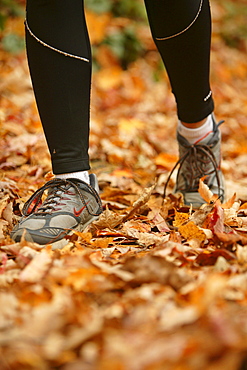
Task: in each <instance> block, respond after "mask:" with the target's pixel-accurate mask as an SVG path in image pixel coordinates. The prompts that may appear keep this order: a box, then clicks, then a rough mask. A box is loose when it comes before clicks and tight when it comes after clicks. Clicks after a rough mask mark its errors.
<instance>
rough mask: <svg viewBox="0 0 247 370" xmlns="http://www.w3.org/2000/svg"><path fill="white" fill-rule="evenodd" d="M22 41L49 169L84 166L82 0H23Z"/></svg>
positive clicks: (86, 52) (86, 48) (87, 56)
mask: <svg viewBox="0 0 247 370" xmlns="http://www.w3.org/2000/svg"><path fill="white" fill-rule="evenodd" d="M26 45H27V56H28V63H29V68H30V73H31V78H32V82H33V88H34V92H35V97H36V102H37V106H38V109H39V114H40V117H41V121H42V125H43V128H44V132H45V135H46V139H47V143H48V147H49V150H50V154H51V159H52V167H53V172H54V173H55V174H63V173H71V172H75V171H83V170H88V169H89V159H88V136H89V104H90V85H91V51H90V44H89V39H88V33H87V27H86V22H85V17H84V8H83V0H73V2H71V0H27V19H26ZM54 49H57V51H56V50H54ZM62 52H64V53H62ZM67 54H69V55H70V56H68V55H67ZM66 55H67V56H66Z"/></svg>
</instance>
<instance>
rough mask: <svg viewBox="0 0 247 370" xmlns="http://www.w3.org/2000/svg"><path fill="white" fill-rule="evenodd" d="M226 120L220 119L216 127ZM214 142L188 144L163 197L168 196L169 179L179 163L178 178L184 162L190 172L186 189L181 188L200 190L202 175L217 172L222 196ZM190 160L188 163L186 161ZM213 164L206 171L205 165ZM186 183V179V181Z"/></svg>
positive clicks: (166, 185)
mask: <svg viewBox="0 0 247 370" xmlns="http://www.w3.org/2000/svg"><path fill="white" fill-rule="evenodd" d="M223 122H224V121H220V122H219V123H218V124H217V126H216V129H217V128H218V127H219V126H220V125H221V124H222V123H223ZM211 147H212V144H211V145H210V144H199V143H196V144H193V145H188V146H186V148H187V151H186V152H185V153H184V155H183V156H182V157H181V158H179V160H178V161H177V163H176V164H175V166H174V167H173V169H172V170H171V172H170V174H169V176H168V178H167V181H166V183H165V187H164V194H163V197H164V198H165V197H166V190H167V187H168V184H169V181H170V179H171V176H172V174H173V172H174V171H175V169H176V168H177V166H178V165H180V167H179V170H178V173H177V178H178V177H179V175H180V172H181V170H182V166H183V164H185V165H186V164H188V171H187V173H188V174H189V176H188V178H187V180H188V181H187V187H186V188H184V189H179V190H181V191H184V192H197V191H198V186H199V180H200V178H202V177H207V176H209V175H211V174H213V173H215V176H216V181H217V187H218V196H219V198H220V197H222V195H223V194H221V187H220V178H219V174H218V169H219V168H218V167H219V166H218V163H217V160H216V158H215V155H214V153H213V151H212V149H211ZM186 160H187V161H188V162H187V163H186V162H185V161H186ZM210 163H211V164H212V166H213V169H212V170H211V171H209V172H205V170H204V168H205V167H204V166H205V165H206V166H209V164H210ZM185 183H186V181H185Z"/></svg>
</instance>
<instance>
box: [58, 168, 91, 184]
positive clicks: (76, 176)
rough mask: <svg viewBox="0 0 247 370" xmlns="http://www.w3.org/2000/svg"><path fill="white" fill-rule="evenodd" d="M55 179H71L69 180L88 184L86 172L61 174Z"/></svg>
mask: <svg viewBox="0 0 247 370" xmlns="http://www.w3.org/2000/svg"><path fill="white" fill-rule="evenodd" d="M56 178H58V179H63V180H66V179H71V178H73V179H79V180H82V181H84V182H86V183H87V184H90V180H89V173H88V171H78V172H70V173H62V174H59V175H56Z"/></svg>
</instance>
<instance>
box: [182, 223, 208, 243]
mask: <svg viewBox="0 0 247 370" xmlns="http://www.w3.org/2000/svg"><path fill="white" fill-rule="evenodd" d="M178 231H179V232H180V234H181V235H182V236H183V237H184V238H185V239H187V240H191V239H197V240H200V241H201V242H203V241H204V240H205V239H206V235H205V233H204V232H203V230H201V229H200V228H199V227H198V226H196V224H195V223H194V222H193V221H190V222H188V223H187V224H186V225H182V226H180V227H179V229H178Z"/></svg>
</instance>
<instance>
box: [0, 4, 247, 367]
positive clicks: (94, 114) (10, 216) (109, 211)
mask: <svg viewBox="0 0 247 370" xmlns="http://www.w3.org/2000/svg"><path fill="white" fill-rule="evenodd" d="M212 10H213V20H214V21H213V36H212V56H211V65H212V68H211V71H212V72H211V81H212V91H213V94H214V98H215V106H216V109H215V114H216V117H217V119H218V120H221V119H224V120H225V123H224V124H222V125H221V132H222V141H223V144H222V156H223V158H222V169H223V172H224V175H225V180H226V188H227V197H226V201H225V202H224V203H223V204H221V202H220V201H219V200H217V201H214V202H212V203H210V194H209V192H208V191H207V189H206V188H203V190H202V194H203V197H204V199H205V205H204V206H203V207H202V208H201V209H200V210H196V211H195V210H191V209H190V208H188V207H185V206H184V205H183V199H182V197H181V196H180V195H172V194H171V193H172V189H173V186H174V181H175V178H174V176H173V177H172V179H171V181H170V184H169V189H168V196H167V197H166V200H165V202H162V200H163V189H164V184H165V182H166V179H167V177H168V174H169V172H170V171H171V169H172V168H173V166H174V164H175V163H176V161H177V159H178V157H177V156H178V153H177V144H176V140H175V134H176V121H177V118H176V109H175V102H174V98H173V96H172V94H171V91H170V87H169V82H168V79H167V76H166V73H165V71H164V70H163V69H159V70H158V72H157V71H156V67H157V65H159V63H160V62H159V56H158V54H157V52H156V51H155V48H154V45H153V43H152V41H151V38H150V34H149V31H148V29H147V27H143V28H142V29H140V30H139V31H140V33H141V35H142V38H143V40H144V42H145V43H146V46H147V50H148V52H147V54H146V56H145V58H139V59H137V60H136V61H135V62H133V63H132V64H131V65H130V66H129V68H128V69H127V70H122V68H121V67H120V66H119V64H118V63H117V62H116V61H112V55H111V54H110V53H109V50H108V49H106V48H104V47H102V48H101V49H100V54H99V55H98V57H99V58H100V59H101V62H102V63H103V68H102V69H101V70H99V71H96V72H95V73H94V75H93V83H92V109H91V135H90V157H91V164H92V171H93V172H94V173H96V174H97V176H98V179H99V184H100V190H101V198H102V201H103V205H104V213H103V214H102V216H101V217H100V218H99V220H98V221H96V222H94V223H93V224H92V225H91V226H89V227H88V228H87V229H86V230H85V232H84V233H79V232H75V233H74V234H73V235H72V236H70V237H68V238H67V241H68V244H67V245H66V246H65V247H64V248H63V249H61V250H55V251H53V250H52V249H51V246H49V245H47V246H46V247H45V248H41V246H40V245H38V244H35V243H31V242H26V241H25V240H22V241H21V242H20V243H14V242H13V241H12V240H11V238H10V236H9V232H10V230H11V229H12V227H13V225H14V224H15V223H16V222H17V221H18V219H19V217H20V214H21V209H22V207H23V204H24V202H25V201H26V200H27V199H28V198H29V196H30V195H31V194H32V193H33V191H35V190H36V189H37V188H38V187H40V186H41V185H43V184H44V182H45V178H46V179H49V178H51V176H52V174H51V172H50V171H51V166H50V158H49V154H48V151H47V147H46V143H45V139H44V135H43V131H42V127H41V124H40V120H39V116H38V113H37V109H36V106H35V101H34V96H33V92H32V88H31V82H30V77H29V73H28V67H27V61H26V55H25V53H24V52H20V53H18V54H11V53H9V52H6V51H4V50H3V49H0V56H1V58H0V59H1V62H0V65H1V76H0V95H1V97H0V131H1V142H0V170H1V177H0V186H1V187H0V368H1V369H3V370H5V369H6V370H7V369H11V370H12V369H13V370H19V369H23V370H27V369H35V370H36V369H39V370H43V369H44V370H46V369H48V370H49V369H62V370H87V369H88V370H97V369H99V370H101V369H102V370H166V369H173V370H191V369H192V370H194V369H195V370H197V369H200V370H203V369H207V370H218V369H227V370H240V369H242V370H244V369H247V191H246V188H247V177H246V174H247V168H246V162H247V58H246V43H244V42H243V43H239V45H238V47H237V48H236V47H235V48H233V47H230V46H229V45H227V43H226V42H225V39H224V38H223V37H222V32H221V31H222V29H223V28H224V27H225V28H224V29H225V30H227V25H228V23H224V24H222V22H223V21H222V19H223V18H224V16H225V13H224V11H223V9H222V7H221V6H220V2H217V1H214V2H213V4H212ZM90 16H91V20H92V17H93V16H92V14H91V15H90ZM224 19H225V18H224ZM90 27H91V25H90V19H89V28H90ZM222 27H223V28H222ZM9 29H11V30H15V32H17V33H19V34H20V35H23V33H24V29H23V21H22V20H20V19H12V20H10V21H9V23H8V25H7V28H6V30H5V32H8V30H9ZM91 32H92V37H93V36H94V35H93V32H96V31H95V30H94V29H93V28H92V31H91Z"/></svg>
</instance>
